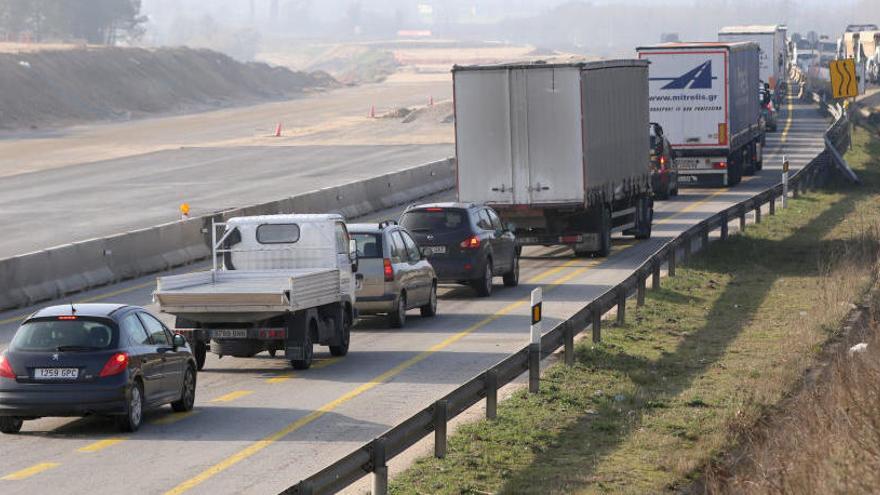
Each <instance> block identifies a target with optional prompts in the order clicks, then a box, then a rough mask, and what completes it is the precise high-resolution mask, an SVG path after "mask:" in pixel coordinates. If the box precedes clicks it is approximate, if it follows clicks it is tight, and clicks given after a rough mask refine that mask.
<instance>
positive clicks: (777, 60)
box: [718, 25, 789, 94]
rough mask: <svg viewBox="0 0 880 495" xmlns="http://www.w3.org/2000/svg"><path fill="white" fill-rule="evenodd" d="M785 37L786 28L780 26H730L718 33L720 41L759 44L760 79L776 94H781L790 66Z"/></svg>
mask: <svg viewBox="0 0 880 495" xmlns="http://www.w3.org/2000/svg"><path fill="white" fill-rule="evenodd" d="M785 35H786V28H785V26H780V25H770V26H728V27H724V28H721V30H720V31H718V41H721V42H725V43H737V42H749V41H751V42H753V43H757V44H758V47H759V48H760V50H761V52H760V58H759V60H760V66H761V69H760V73H759V75H758V77H760V78H761V81H762V82H764V83H767V84H769V85H770V88H771V89H772V90H773V91H774V92H775V93H780V94H781V91H780V89H781V86H782V84H783V83H785V82H786V80H787V74H788V65H789V61H788V49H787V47H786V39H785Z"/></svg>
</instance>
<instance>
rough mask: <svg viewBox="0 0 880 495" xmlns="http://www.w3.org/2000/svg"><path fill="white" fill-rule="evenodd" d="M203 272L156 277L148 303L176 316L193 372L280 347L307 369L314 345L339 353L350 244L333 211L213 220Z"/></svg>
mask: <svg viewBox="0 0 880 495" xmlns="http://www.w3.org/2000/svg"><path fill="white" fill-rule="evenodd" d="M211 237H212V239H211V243H212V246H213V249H212V251H213V262H212V269H211V271H203V272H195V273H188V274H183V275H173V276H167V277H160V278H159V280H158V284H157V289H156V291H155V292H154V299H155V301H156V302H157V303H158V304H159V308H160V311H162V312H164V313H169V314H172V315H175V316H176V317H177V323H176V327H177V331H178V332H180V333H181V334H183V335H184V336H185V337H187V340H189V341H190V342H191V343H192V345H193V349H194V353H195V355H196V360H197V362H198V364H199V367H200V369H201V367H203V366H204V362H205V353H206V351H207V350H211V351H212V352H214V353H215V354H217V355H219V356H220V357H223V356H235V357H252V356H254V355H256V354H258V353H260V352H263V351H268V352H269V354H270V355H272V356H275V354H276V353H277V352H278V351H283V352H284V355H285V357H286V358H287V359H288V360H290V361H291V364H292V365H293V366H294V368H297V369H305V368H308V367H309V366H311V363H312V358H313V346H314V344H319V345H326V346H329V347H330V353H331V354H332V355H334V356H342V355H345V354H346V353H347V352H348V345H349V340H350V329H351V325H352V323H353V321H354V316H355V315H354V304H355V297H356V296H355V284H356V278H357V275H356V272H357V264H358V260H357V246H356V244H355V243H353V241H352V240H351V239H350V237H349V234H348V230H347V228H346V226H345V222H344V219H343V218H342V216H340V215H332V214H328V215H292V214H291V215H262V216H252V217H237V218H232V219H229V220H228V221H227V222H224V223H214V224H213V231H212V235H211Z"/></svg>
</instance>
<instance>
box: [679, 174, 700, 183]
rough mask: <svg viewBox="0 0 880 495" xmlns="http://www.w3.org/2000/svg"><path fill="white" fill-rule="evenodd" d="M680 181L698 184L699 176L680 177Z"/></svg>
mask: <svg viewBox="0 0 880 495" xmlns="http://www.w3.org/2000/svg"><path fill="white" fill-rule="evenodd" d="M678 181H679V182H697V176H696V175H679V176H678Z"/></svg>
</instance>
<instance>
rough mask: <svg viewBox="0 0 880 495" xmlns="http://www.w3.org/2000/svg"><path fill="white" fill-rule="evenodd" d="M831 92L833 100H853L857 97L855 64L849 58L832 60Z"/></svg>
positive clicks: (857, 84) (857, 83)
mask: <svg viewBox="0 0 880 495" xmlns="http://www.w3.org/2000/svg"><path fill="white" fill-rule="evenodd" d="M829 68H830V69H831V91H832V92H833V93H834V98H854V97H856V96H858V95H859V82H858V79H856V62H855V60H853V59H851V58H847V59H843V60H832V61H831V66H830V67H829Z"/></svg>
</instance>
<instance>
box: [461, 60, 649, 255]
mask: <svg viewBox="0 0 880 495" xmlns="http://www.w3.org/2000/svg"><path fill="white" fill-rule="evenodd" d="M452 74H453V82H454V85H453V86H454V87H453V90H454V101H455V103H454V105H455V146H456V156H457V162H458V167H457V174H458V199H459V200H460V201H462V202H475V203H485V204H489V205H491V206H492V207H494V208H495V210H496V211H497V212H498V213H499V214H500V216H501V217H502V220H503V221H504V222H505V223H506V224H507V225H508V227H512V228H513V230H514V231H515V233H516V236H517V243H518V249H521V248H522V246H523V245H568V246H570V247H572V248H573V249H574V251H575V254H577V255H588V254H595V255H600V256H607V255H608V254H609V252H610V250H611V235H612V232H615V231H620V232H623V233H624V234H629V235H634V236H635V237H637V238H640V239H641V238H648V237H650V235H651V222H652V219H653V211H654V210H653V200H652V196H651V163H650V149H649V142H650V140H649V122H650V121H649V119H648V64H647V62H645V61H639V60H615V61H602V62H589V63H587V62H584V63H564V64H547V63H540V62H538V63H523V64H500V65H481V66H467V67H462V66H456V67H454V68H453V70H452Z"/></svg>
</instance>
